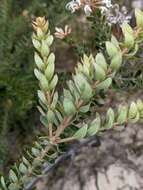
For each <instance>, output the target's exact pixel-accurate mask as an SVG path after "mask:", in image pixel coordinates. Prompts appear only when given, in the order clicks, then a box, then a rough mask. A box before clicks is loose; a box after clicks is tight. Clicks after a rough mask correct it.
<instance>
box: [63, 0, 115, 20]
mask: <svg viewBox="0 0 143 190" xmlns="http://www.w3.org/2000/svg"><path fill="white" fill-rule="evenodd" d="M110 7H112V3H111V0H71V1H70V2H69V3H68V4H67V5H66V8H67V9H68V10H70V11H71V12H72V13H74V12H75V11H76V10H78V9H80V8H83V10H84V12H85V14H86V15H87V16H89V15H90V14H91V13H92V12H93V10H95V9H97V8H98V9H100V10H101V12H102V13H104V12H106V11H107V10H108V9H109V8H110Z"/></svg>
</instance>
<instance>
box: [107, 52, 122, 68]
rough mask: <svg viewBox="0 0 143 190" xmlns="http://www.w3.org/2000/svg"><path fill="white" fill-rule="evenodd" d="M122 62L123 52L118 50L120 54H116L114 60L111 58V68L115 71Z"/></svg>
mask: <svg viewBox="0 0 143 190" xmlns="http://www.w3.org/2000/svg"><path fill="white" fill-rule="evenodd" d="M121 64H122V54H121V52H118V54H116V55H115V56H114V57H113V58H112V60H111V64H110V68H111V69H112V70H114V71H117V70H118V69H119V68H120V67H121Z"/></svg>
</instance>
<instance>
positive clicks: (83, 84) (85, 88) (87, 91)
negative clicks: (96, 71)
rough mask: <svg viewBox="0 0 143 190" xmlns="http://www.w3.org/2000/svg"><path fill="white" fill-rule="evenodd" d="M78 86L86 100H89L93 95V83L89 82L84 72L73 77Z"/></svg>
mask: <svg viewBox="0 0 143 190" xmlns="http://www.w3.org/2000/svg"><path fill="white" fill-rule="evenodd" d="M73 78H74V82H75V85H76V87H77V88H78V90H79V92H80V94H81V97H82V99H83V100H84V101H89V100H90V98H91V97H92V96H93V91H92V88H91V85H90V84H89V83H88V82H87V80H86V79H85V77H84V76H83V75H82V74H78V75H76V76H74V77H73Z"/></svg>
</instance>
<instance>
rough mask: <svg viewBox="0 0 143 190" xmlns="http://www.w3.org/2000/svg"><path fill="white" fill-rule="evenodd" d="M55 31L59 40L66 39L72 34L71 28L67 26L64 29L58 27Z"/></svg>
mask: <svg viewBox="0 0 143 190" xmlns="http://www.w3.org/2000/svg"><path fill="white" fill-rule="evenodd" d="M55 30H56V32H55V37H56V38H59V39H64V38H66V37H67V36H68V35H70V33H71V27H69V26H68V25H66V26H65V28H64V29H62V28H58V27H56V28H55Z"/></svg>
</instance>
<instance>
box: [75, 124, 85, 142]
mask: <svg viewBox="0 0 143 190" xmlns="http://www.w3.org/2000/svg"><path fill="white" fill-rule="evenodd" d="M87 129H88V125H87V124H85V125H84V126H83V127H81V128H80V129H79V130H78V131H77V132H76V133H75V134H74V136H73V137H74V138H76V139H77V140H80V139H83V138H84V137H85V136H86V134H87Z"/></svg>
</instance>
